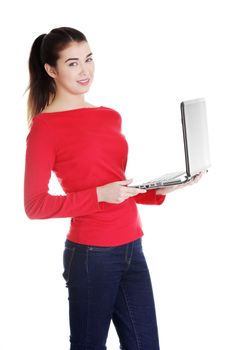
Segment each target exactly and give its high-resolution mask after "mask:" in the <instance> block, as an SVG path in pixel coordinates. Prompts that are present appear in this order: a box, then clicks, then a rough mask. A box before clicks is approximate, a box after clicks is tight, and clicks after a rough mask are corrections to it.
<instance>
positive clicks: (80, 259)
mask: <svg viewBox="0 0 233 350" xmlns="http://www.w3.org/2000/svg"><path fill="white" fill-rule="evenodd" d="M63 263H64V272H63V277H64V279H65V280H66V286H67V288H68V295H69V297H68V300H69V320H70V343H71V347H70V350H105V349H107V348H106V340H107V336H108V331H109V327H110V322H111V320H112V321H113V324H114V326H115V329H116V332H117V334H118V337H119V340H120V349H123V350H159V338H158V329H157V320H156V312H155V304H154V298H153V290H152V285H151V279H150V274H149V270H148V267H147V263H146V260H145V256H144V253H143V250H142V239H141V238H139V239H137V240H135V241H133V242H130V243H127V244H123V245H118V246H113V247H99V246H90V245H83V244H77V243H74V242H71V241H69V240H66V242H65V249H64V255H63Z"/></svg>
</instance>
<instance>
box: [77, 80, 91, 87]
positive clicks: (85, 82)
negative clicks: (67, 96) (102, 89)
mask: <svg viewBox="0 0 233 350" xmlns="http://www.w3.org/2000/svg"><path fill="white" fill-rule="evenodd" d="M82 80H83V81H82ZM82 80H78V81H77V83H79V84H80V85H83V86H85V85H88V84H89V82H90V79H88V80H87V81H85V80H86V79H82Z"/></svg>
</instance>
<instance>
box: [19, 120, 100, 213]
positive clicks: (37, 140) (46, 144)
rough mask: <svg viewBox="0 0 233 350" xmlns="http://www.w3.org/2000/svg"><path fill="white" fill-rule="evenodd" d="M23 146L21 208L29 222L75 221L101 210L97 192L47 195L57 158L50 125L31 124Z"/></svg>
mask: <svg viewBox="0 0 233 350" xmlns="http://www.w3.org/2000/svg"><path fill="white" fill-rule="evenodd" d="M26 142H27V145H26V156H25V173H24V208H25V212H26V214H27V216H28V217H29V218H30V219H48V218H65V217H75V216H82V215H87V214H90V213H93V212H96V211H100V210H101V207H100V206H99V203H98V198H97V192H96V188H90V189H86V190H83V191H78V192H72V193H68V194H67V195H51V194H49V193H48V190H49V188H48V183H49V180H50V177H51V170H52V168H53V165H54V162H55V156H56V153H55V142H54V137H53V133H52V132H51V130H50V125H47V124H46V122H45V121H44V120H34V121H33V124H32V127H31V130H30V132H29V134H28V136H27V139H26Z"/></svg>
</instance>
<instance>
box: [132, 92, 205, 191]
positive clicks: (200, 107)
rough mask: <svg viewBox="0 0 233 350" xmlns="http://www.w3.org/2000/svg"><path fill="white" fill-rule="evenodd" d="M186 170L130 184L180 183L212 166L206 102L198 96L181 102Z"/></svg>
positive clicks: (165, 184)
mask: <svg viewBox="0 0 233 350" xmlns="http://www.w3.org/2000/svg"><path fill="white" fill-rule="evenodd" d="M180 111H181V122H182V131H183V142H184V154H185V164H186V170H185V171H184V170H182V171H176V172H172V173H168V174H165V175H162V176H160V177H158V178H155V179H153V180H150V181H147V182H144V183H142V184H138V185H132V184H131V185H128V187H136V188H143V189H147V190H150V189H154V188H162V187H166V186H172V185H180V184H184V183H186V182H189V181H190V180H192V178H193V177H195V176H196V175H198V174H199V173H201V172H202V173H204V172H207V171H208V168H209V167H210V166H211V162H210V152H209V138H208V125H207V114H206V102H205V99H204V98H197V99H193V100H188V101H182V102H181V103H180Z"/></svg>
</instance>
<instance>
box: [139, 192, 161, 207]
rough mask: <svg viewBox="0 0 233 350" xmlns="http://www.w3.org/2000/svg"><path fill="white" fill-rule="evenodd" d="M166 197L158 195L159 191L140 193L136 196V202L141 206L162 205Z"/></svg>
mask: <svg viewBox="0 0 233 350" xmlns="http://www.w3.org/2000/svg"><path fill="white" fill-rule="evenodd" d="M165 197H166V195H163V194H158V193H157V190H156V189H154V190H147V192H146V193H139V194H138V195H136V196H135V197H134V198H135V201H136V203H139V204H157V205H160V204H162V203H163V202H164V200H165Z"/></svg>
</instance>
